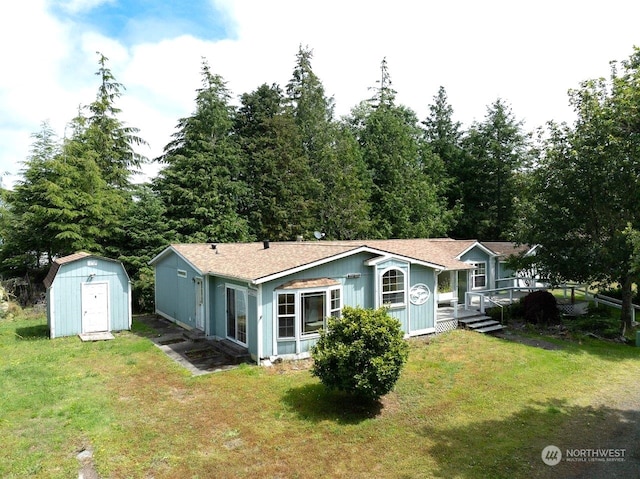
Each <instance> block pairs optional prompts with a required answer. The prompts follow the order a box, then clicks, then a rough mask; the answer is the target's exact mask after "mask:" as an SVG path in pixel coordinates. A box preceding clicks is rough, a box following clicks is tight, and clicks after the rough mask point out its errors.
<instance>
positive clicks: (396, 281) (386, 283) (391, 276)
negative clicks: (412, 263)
mask: <svg viewBox="0 0 640 479" xmlns="http://www.w3.org/2000/svg"><path fill="white" fill-rule="evenodd" d="M404 294H405V290H404V273H403V272H402V271H400V270H399V269H390V270H389V271H387V272H386V273H384V274H383V275H382V304H386V305H390V306H395V305H401V304H404V303H405V299H404Z"/></svg>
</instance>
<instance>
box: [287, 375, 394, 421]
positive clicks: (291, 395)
mask: <svg viewBox="0 0 640 479" xmlns="http://www.w3.org/2000/svg"><path fill="white" fill-rule="evenodd" d="M283 401H284V403H285V404H286V405H287V406H288V407H289V409H290V410H291V411H293V412H295V413H296V414H297V415H298V416H299V417H300V418H301V419H304V420H308V421H314V422H318V421H324V420H330V421H335V422H337V423H340V424H357V423H359V422H362V421H364V420H366V419H371V418H373V417H376V416H377V415H378V414H380V412H381V410H382V403H381V402H380V401H368V400H363V399H361V398H357V397H354V396H351V395H349V394H346V393H343V392H340V391H333V390H330V389H327V388H326V387H325V386H324V385H322V384H319V383H318V384H306V385H304V386H300V387H295V388H291V389H289V390H288V391H287V392H286V393H285V394H284V397H283Z"/></svg>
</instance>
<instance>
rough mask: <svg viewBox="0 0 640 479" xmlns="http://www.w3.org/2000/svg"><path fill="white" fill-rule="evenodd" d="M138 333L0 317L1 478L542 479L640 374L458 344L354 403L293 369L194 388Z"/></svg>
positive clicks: (516, 348)
mask: <svg viewBox="0 0 640 479" xmlns="http://www.w3.org/2000/svg"><path fill="white" fill-rule="evenodd" d="M145 334H148V331H142V330H141V328H140V325H138V324H137V323H136V322H135V320H134V330H133V331H132V332H123V333H119V334H117V337H116V340H114V341H107V342H97V343H82V342H80V341H79V340H78V339H77V338H61V339H56V340H49V339H47V337H46V321H45V320H44V318H42V317H39V316H31V317H24V316H23V317H17V318H16V319H13V320H10V321H7V320H0V351H1V352H2V354H1V356H0V404H1V405H2V407H0V437H2V438H3V447H2V448H0V477H3V478H22V477H42V478H68V477H77V473H78V469H79V463H78V461H77V459H76V455H77V454H78V452H79V451H81V450H83V449H84V448H87V447H91V448H93V450H94V460H95V465H96V468H97V471H98V473H99V474H100V476H101V477H103V478H128V477H135V478H137V477H155V478H174V477H180V478H208V477H219V478H225V477H265V478H296V477H300V478H306V477H319V476H325V477H350V478H351V477H367V478H369V477H383V478H384V477H406V478H413V477H416V478H418V477H419V478H429V477H457V478H486V477H492V478H518V477H543V476H544V474H545V467H547V466H544V464H542V462H541V460H540V451H541V450H542V448H544V447H545V446H546V445H548V444H552V443H553V444H557V445H558V446H560V447H562V445H563V444H566V445H567V446H569V445H570V444H571V443H570V441H572V440H573V441H575V438H576V437H580V438H585V437H586V435H588V434H589V433H588V431H587V430H586V428H585V424H586V423H589V424H591V426H590V427H593V426H594V425H597V424H600V425H603V424H604V423H605V421H607V420H608V418H610V417H611V416H612V415H613V414H617V415H620V411H615V410H614V409H612V408H611V407H609V406H606V405H603V403H602V398H603V397H606V395H607V394H608V393H609V392H610V391H611V390H612V389H615V388H616V387H618V386H621V385H624V384H630V383H632V382H635V381H637V377H638V375H639V374H640V360H639V357H640V355H639V352H640V350H639V349H637V348H632V347H629V346H624V345H615V344H609V343H603V342H599V341H595V340H593V341H590V340H585V341H583V342H582V344H581V345H578V344H575V343H565V344H563V349H562V350H559V351H546V350H542V349H538V348H532V347H529V346H525V345H522V344H516V343H511V342H506V341H504V340H499V339H496V338H492V337H487V336H483V335H480V334H477V333H471V332H467V331H454V332H452V333H448V334H443V335H440V336H437V337H434V338H430V340H428V341H426V340H421V339H416V340H411V341H410V346H411V353H410V359H409V362H408V364H407V366H406V368H405V370H404V371H403V374H402V377H401V379H400V381H399V382H398V383H397V385H396V388H395V390H394V391H393V392H392V393H390V394H389V395H387V396H386V397H384V398H383V400H382V401H380V402H378V403H373V404H359V403H354V402H353V401H352V400H351V399H350V398H348V397H345V396H344V395H341V394H338V393H334V392H330V391H327V390H326V389H325V388H324V387H323V386H322V385H321V384H319V382H318V381H317V379H315V378H313V377H311V375H310V374H309V371H308V370H307V369H306V368H305V367H304V364H303V363H296V364H284V365H281V366H277V367H273V368H268V369H267V368H260V367H257V366H243V367H240V368H237V369H234V370H230V371H227V372H224V373H217V374H211V375H205V376H199V377H192V376H190V375H189V374H188V373H187V372H186V371H185V370H183V369H181V368H180V367H179V366H178V365H177V364H176V363H174V362H173V361H171V360H170V359H169V358H168V357H166V356H165V355H164V354H163V353H162V352H161V351H160V350H159V349H158V348H156V347H155V346H153V344H152V343H151V342H150V341H149V340H148V339H146V338H145V337H144V335H145ZM635 420H637V418H635ZM596 429H597V428H596ZM574 444H575V443H574Z"/></svg>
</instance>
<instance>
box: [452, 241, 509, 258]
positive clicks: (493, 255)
mask: <svg viewBox="0 0 640 479" xmlns="http://www.w3.org/2000/svg"><path fill="white" fill-rule="evenodd" d="M476 246H478V247H479V248H480V249H481V250H482V251H484V252H485V253H487V254H488V255H489V256H492V257H495V256H499V255H497V254H496V253H495V252H493V251H491V250H490V249H489V248H487V247H486V246H485V245H483V244H482V243H480V242H479V241H476V242H475V243H473V244H472V245H471V246H469V247H468V248H466V249H465V250H464V251H463V252H462V253H460V254H459V255H458V256H456V259H457V260H459V259H460V258H462V256H463V255H465V254H467V253H468V252H469V251H471V250H472V249H473V248H475V247H476Z"/></svg>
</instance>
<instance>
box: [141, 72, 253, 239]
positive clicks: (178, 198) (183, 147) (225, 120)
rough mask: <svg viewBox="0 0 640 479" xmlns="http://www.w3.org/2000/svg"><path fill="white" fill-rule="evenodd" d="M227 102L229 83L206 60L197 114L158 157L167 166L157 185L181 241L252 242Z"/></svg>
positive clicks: (181, 124) (182, 124)
mask: <svg viewBox="0 0 640 479" xmlns="http://www.w3.org/2000/svg"><path fill="white" fill-rule="evenodd" d="M229 102H230V94H229V91H228V90H227V88H226V83H225V82H224V80H223V79H222V77H221V76H220V75H217V74H213V73H211V70H210V69H209V65H208V64H207V63H206V61H203V63H202V88H200V89H198V90H197V96H196V110H195V112H194V113H193V114H192V115H191V116H189V117H187V118H182V119H181V120H180V121H179V122H178V131H177V132H176V133H175V134H174V135H173V140H172V141H171V142H170V143H169V144H168V145H167V146H166V147H165V150H164V154H163V155H162V156H161V157H160V158H159V161H160V162H162V163H164V165H165V166H164V167H163V168H162V170H161V171H160V172H159V174H158V177H157V178H156V179H155V181H154V184H153V187H154V189H155V190H156V191H157V192H158V193H159V195H160V197H161V198H162V201H163V202H164V204H165V207H166V208H167V212H166V216H167V219H168V221H169V227H170V229H172V230H174V231H175V232H176V233H177V235H178V239H179V240H180V241H186V242H199V241H245V240H248V239H250V235H249V228H248V224H247V221H246V219H245V218H243V217H241V216H240V214H239V211H241V209H242V206H243V205H244V204H246V196H247V188H246V185H245V184H244V182H243V181H242V178H241V175H242V156H241V151H240V148H239V146H238V143H237V140H236V138H235V137H234V135H233V126H234V119H233V116H234V109H233V107H232V106H231V105H230V103H229Z"/></svg>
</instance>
